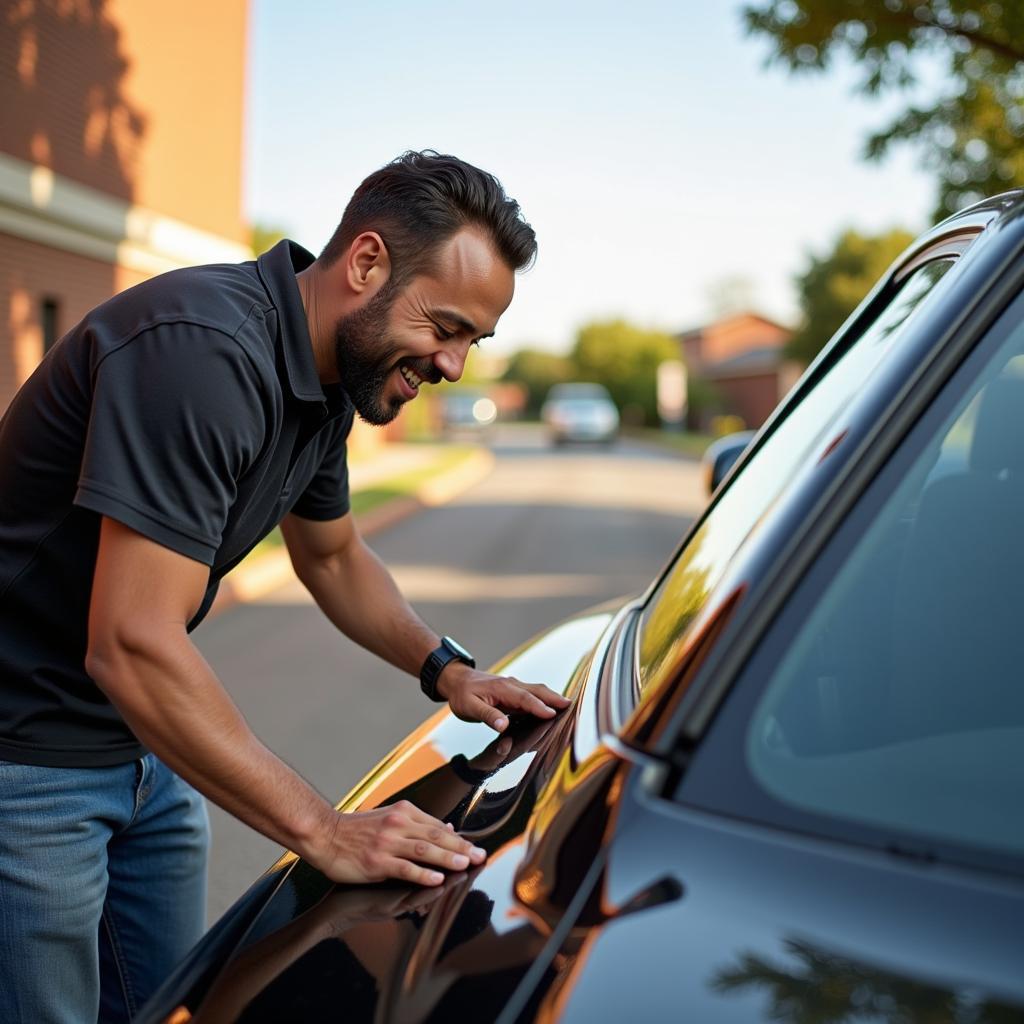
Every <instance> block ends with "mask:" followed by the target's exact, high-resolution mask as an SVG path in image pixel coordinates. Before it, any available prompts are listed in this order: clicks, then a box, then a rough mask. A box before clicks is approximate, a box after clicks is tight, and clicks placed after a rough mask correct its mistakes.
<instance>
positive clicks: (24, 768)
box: [0, 754, 209, 1024]
mask: <svg viewBox="0 0 1024 1024" xmlns="http://www.w3.org/2000/svg"><path fill="white" fill-rule="evenodd" d="M208 846H209V826H208V822H207V817H206V805H205V803H204V802H203V799H202V797H200V796H199V794H198V793H196V791H195V790H194V789H192V787H191V786H189V785H188V784H187V783H186V782H184V781H183V780H182V779H180V778H178V776H176V775H175V774H174V773H173V772H172V771H171V770H170V769H169V768H167V767H166V766H165V765H164V764H162V763H161V762H160V761H158V760H157V759H156V757H154V756H153V755H152V754H149V755H147V756H146V757H144V758H142V759H141V760H139V761H133V762H131V763H129V764H123V765H115V766H114V767H110V768H40V767H37V766H34V765H25V764H13V763H11V762H10V761H0V1021H3V1024H22V1022H24V1024H51V1022H52V1024H57V1022H60V1024H70V1022H72V1021H73V1022H75V1024H81V1022H85V1021H88V1022H90V1024H91V1022H93V1021H97V1020H99V1021H102V1022H103V1024H115V1022H120V1021H128V1020H130V1019H131V1017H132V1015H133V1014H134V1013H135V1011H136V1010H137V1009H138V1007H140V1006H141V1005H142V1004H143V1003H144V1002H145V1001H146V999H147V998H148V997H149V996H150V994H151V993H152V992H153V991H154V990H155V989H156V988H157V987H158V986H159V985H160V984H161V983H162V982H163V981H164V979H165V977H166V976H167V975H168V974H169V973H170V972H171V970H172V968H173V967H174V966H175V964H176V963H177V962H178V961H179V960H180V959H181V958H182V957H183V956H184V955H185V953H186V952H188V950H189V948H190V947H191V946H192V945H193V944H194V943H195V942H196V940H197V939H198V938H199V937H200V935H201V934H202V931H203V926H204V916H205V903H206V854H207V848H208Z"/></svg>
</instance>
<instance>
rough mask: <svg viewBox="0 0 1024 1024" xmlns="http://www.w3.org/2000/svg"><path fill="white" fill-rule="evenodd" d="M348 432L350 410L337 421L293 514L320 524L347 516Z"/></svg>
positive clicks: (349, 427) (293, 508)
mask: <svg viewBox="0 0 1024 1024" xmlns="http://www.w3.org/2000/svg"><path fill="white" fill-rule="evenodd" d="M351 429H352V413H351V411H350V412H349V413H348V415H347V416H343V417H342V418H341V419H339V420H338V422H337V424H336V425H335V427H334V434H333V436H332V437H331V440H330V443H329V444H328V445H327V447H326V449H325V452H324V456H323V458H322V459H321V460H320V465H319V467H318V468H317V471H316V473H314V475H313V479H312V480H310V482H309V484H308V485H307V486H306V489H305V490H304V491H303V492H302V494H301V495H300V496H299V500H298V501H297V502H296V503H295V504H294V505H293V506H292V512H293V513H294V514H295V515H297V516H301V517H302V518H303V519H315V520H317V521H323V520H327V519H338V518H340V517H341V516H343V515H346V514H347V513H348V511H349V491H348V434H349V431H350V430H351Z"/></svg>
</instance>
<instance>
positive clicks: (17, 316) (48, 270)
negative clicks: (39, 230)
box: [0, 235, 130, 411]
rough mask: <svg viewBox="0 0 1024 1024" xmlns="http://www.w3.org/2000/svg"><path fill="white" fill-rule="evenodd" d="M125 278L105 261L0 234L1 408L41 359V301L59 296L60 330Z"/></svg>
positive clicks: (95, 303) (109, 293)
mask: <svg viewBox="0 0 1024 1024" xmlns="http://www.w3.org/2000/svg"><path fill="white" fill-rule="evenodd" d="M127 283H130V282H128V281H127V280H125V281H124V282H123V283H122V282H121V281H120V280H119V275H118V272H117V270H116V268H114V267H112V266H110V264H108V263H103V262H102V261H100V260H91V259H87V258H86V257H84V256H74V255H72V254H70V253H65V252H60V251H59V250H55V249H51V248H50V247H48V246H45V245H38V244H37V243H35V242H28V241H25V240H24V239H21V238H12V237H11V236H10V235H0V354H2V357H3V358H2V359H0V411H2V410H3V409H5V408H6V407H7V404H8V402H10V400H11V398H12V397H13V396H14V392H15V391H17V389H18V388H19V387H20V386H21V385H22V384H23V383H24V382H25V380H27V379H28V377H29V375H30V374H31V373H32V370H34V369H35V367H36V364H37V363H38V362H39V360H40V359H41V358H42V355H43V325H42V302H43V300H44V299H46V298H55V299H56V300H57V303H58V323H57V330H58V333H59V334H64V333H65V332H66V331H67V330H69V329H70V328H71V327H73V326H74V325H75V324H76V323H77V322H78V321H79V320H81V318H82V317H83V316H85V314H86V313H87V312H88V311H89V310H90V309H92V307H93V306H95V305H97V304H98V303H100V302H102V301H103V300H104V299H106V298H109V296H110V295H112V294H113V292H114V291H116V290H117V288H118V284H122V286H124V284H127Z"/></svg>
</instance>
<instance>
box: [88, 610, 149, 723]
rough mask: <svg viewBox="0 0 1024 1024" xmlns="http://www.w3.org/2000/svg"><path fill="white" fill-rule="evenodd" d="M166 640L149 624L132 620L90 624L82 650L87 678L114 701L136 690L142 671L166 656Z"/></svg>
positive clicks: (118, 700) (118, 701) (116, 701)
mask: <svg viewBox="0 0 1024 1024" xmlns="http://www.w3.org/2000/svg"><path fill="white" fill-rule="evenodd" d="M166 645H167V640H166V638H164V637H162V636H161V635H160V634H159V633H158V632H157V631H156V630H154V629H152V628H151V627H149V626H147V625H145V624H140V623H131V622H122V623H104V624H102V625H99V626H94V627H91V628H90V630H89V643H88V647H87V649H86V653H85V671H86V673H87V674H88V676H89V678H90V679H92V681H93V682H94V683H95V684H96V685H97V686H98V687H99V688H100V689H101V690H102V691H103V692H104V693H105V694H106V695H107V696H108V697H109V698H110V699H111V700H112V701H114V702H115V703H120V702H121V701H123V700H124V699H125V697H126V695H128V694H131V693H132V692H138V685H137V684H138V680H139V676H140V675H142V674H144V672H142V671H141V670H142V669H143V668H144V666H146V665H148V664H153V663H156V662H159V661H161V660H162V659H163V657H165V654H164V652H165V650H166Z"/></svg>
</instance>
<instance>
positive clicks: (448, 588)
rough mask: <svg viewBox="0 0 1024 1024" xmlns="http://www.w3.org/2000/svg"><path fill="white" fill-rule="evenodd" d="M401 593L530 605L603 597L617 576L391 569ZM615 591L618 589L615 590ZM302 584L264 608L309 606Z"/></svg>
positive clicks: (624, 586) (413, 597) (632, 582)
mask: <svg viewBox="0 0 1024 1024" xmlns="http://www.w3.org/2000/svg"><path fill="white" fill-rule="evenodd" d="M388 568H389V569H390V570H391V574H392V575H393V576H394V577H395V581H396V582H397V583H398V587H399V589H400V590H401V591H402V593H403V594H404V595H405V596H406V597H407V598H409V600H410V601H444V602H449V601H503V600H508V601H527V600H533V599H537V598H547V597H575V596H581V597H587V596H590V595H603V594H605V593H606V592H607V591H608V589H609V581H610V580H614V579H615V577H614V576H609V575H607V574H605V575H602V576H599V575H594V574H590V573H523V574H520V575H513V576H506V575H504V574H501V575H497V576H496V575H494V574H487V573H474V572H466V571H465V570H463V569H456V568H453V567H452V566H448V565H389V566H388ZM635 588H636V579H635V577H634V576H633V575H623V577H622V581H621V590H622V592H623V593H626V592H628V591H630V590H634V589H635ZM612 589H615V588H614V587H612ZM312 600H313V599H312V598H311V597H310V595H309V593H308V592H307V591H306V589H305V588H304V587H302V586H301V584H298V583H295V584H294V585H289V586H286V587H282V588H281V589H279V590H275V591H274V592H273V593H272V594H268V595H267V596H266V597H264V598H262V599H261V600H260V603H262V604H309V603H311V602H312Z"/></svg>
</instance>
